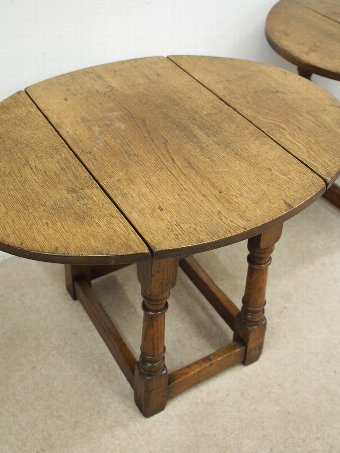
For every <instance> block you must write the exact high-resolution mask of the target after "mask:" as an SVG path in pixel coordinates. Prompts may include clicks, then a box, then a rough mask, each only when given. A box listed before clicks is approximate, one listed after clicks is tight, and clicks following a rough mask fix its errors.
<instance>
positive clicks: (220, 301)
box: [179, 256, 240, 329]
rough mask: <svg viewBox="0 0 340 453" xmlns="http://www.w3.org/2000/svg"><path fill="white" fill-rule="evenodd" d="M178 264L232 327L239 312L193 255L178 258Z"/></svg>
mask: <svg viewBox="0 0 340 453" xmlns="http://www.w3.org/2000/svg"><path fill="white" fill-rule="evenodd" d="M179 265H180V267H181V269H182V270H183V272H184V273H185V274H186V275H187V276H188V277H189V278H190V280H191V281H192V283H193V284H194V285H195V286H196V287H197V289H198V290H199V291H200V292H201V293H202V294H203V296H205V297H206V299H207V300H208V302H209V303H210V305H211V306H212V307H213V308H214V309H215V310H216V311H217V313H218V314H219V315H220V316H221V317H222V318H223V319H224V321H225V322H226V323H227V324H228V326H229V327H230V328H231V329H233V328H234V322H235V318H236V316H237V315H238V313H239V312H240V310H239V309H238V308H237V307H236V305H235V304H234V303H233V302H232V301H231V300H230V299H229V297H228V296H227V295H226V294H224V292H223V291H222V290H221V289H220V288H219V287H218V286H217V285H216V283H215V282H214V280H213V279H212V278H211V277H210V276H209V275H208V274H207V273H206V272H205V270H204V269H203V268H202V267H201V265H200V264H199V263H198V262H197V261H196V259H195V258H194V257H192V256H190V257H188V258H184V259H182V260H180V262H179Z"/></svg>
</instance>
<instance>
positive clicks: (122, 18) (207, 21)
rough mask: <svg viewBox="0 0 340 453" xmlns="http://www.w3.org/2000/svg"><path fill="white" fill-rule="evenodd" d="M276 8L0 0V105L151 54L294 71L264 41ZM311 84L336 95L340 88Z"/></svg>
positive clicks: (186, 0)
mask: <svg viewBox="0 0 340 453" xmlns="http://www.w3.org/2000/svg"><path fill="white" fill-rule="evenodd" d="M274 3H275V1H274V0H96V1H94V0H58V1H55V0H34V1H28V0H0V62H1V65H0V100H1V99H3V98H5V97H7V96H9V95H10V94H12V93H13V92H15V91H18V90H20V89H22V88H24V87H26V86H28V85H30V84H32V83H34V82H38V81H40V80H43V79H46V78H48V77H52V76H54V75H57V74H61V73H64V72H68V71H72V70H75V69H79V68H82V67H86V66H92V65H95V64H100V63H105V62H110V61H115V60H123V59H127V58H134V57H140V56H148V55H168V54H200V55H218V56H227V57H228V56H229V57H237V58H246V59H251V60H257V61H263V62H268V63H272V64H275V65H278V66H282V67H285V68H288V69H291V70H294V68H293V66H292V65H289V64H287V63H285V62H284V60H282V59H281V58H280V57H279V56H277V55H276V54H275V53H274V52H273V51H272V50H271V48H270V47H269V46H268V44H267V43H266V40H265V38H264V34H263V30H264V21H265V17H266V14H267V13H268V11H269V10H270V8H271V7H272V6H273V5H274ZM315 81H316V82H317V83H320V84H321V85H323V86H324V87H325V88H327V89H329V90H330V91H331V92H332V93H333V94H334V95H336V96H338V97H340V83H338V82H334V81H329V80H327V79H322V78H321V77H315ZM3 256H4V255H2V257H3ZM0 258H1V256H0Z"/></svg>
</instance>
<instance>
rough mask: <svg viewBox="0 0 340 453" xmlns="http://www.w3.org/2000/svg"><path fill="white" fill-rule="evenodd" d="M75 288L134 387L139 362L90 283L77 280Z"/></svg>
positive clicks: (78, 297)
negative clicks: (136, 367)
mask: <svg viewBox="0 0 340 453" xmlns="http://www.w3.org/2000/svg"><path fill="white" fill-rule="evenodd" d="M74 287H75V293H76V297H77V299H79V301H80V302H81V304H82V306H83V307H84V309H85V311H86V312H87V314H88V315H89V317H90V319H91V321H92V322H93V324H94V326H95V328H96V329H97V331H98V332H99V334H100V335H101V337H102V338H103V340H104V342H105V344H106V346H107V347H108V348H109V350H110V352H111V354H112V355H113V357H114V358H115V360H116V362H117V363H118V365H119V367H120V369H121V370H122V372H123V373H124V374H125V377H126V379H127V380H128V381H129V383H130V385H131V387H133V375H134V371H135V366H136V362H137V361H136V359H135V357H134V356H133V354H132V352H131V351H130V349H129V347H128V346H127V344H126V343H125V341H124V340H123V338H122V337H121V335H120V333H119V332H118V330H117V329H116V327H115V326H114V324H113V322H112V321H111V319H110V318H109V316H108V315H107V313H106V312H105V310H104V308H103V307H102V306H101V304H100V302H99V300H98V298H97V297H96V295H95V293H94V291H93V290H92V288H91V284H90V282H89V281H88V280H86V279H84V278H83V279H79V280H75V282H74Z"/></svg>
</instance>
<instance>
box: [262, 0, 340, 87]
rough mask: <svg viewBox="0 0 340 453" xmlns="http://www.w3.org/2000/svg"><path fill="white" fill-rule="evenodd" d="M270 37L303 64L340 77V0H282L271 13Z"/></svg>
mask: <svg viewBox="0 0 340 453" xmlns="http://www.w3.org/2000/svg"><path fill="white" fill-rule="evenodd" d="M266 37H267V40H268V42H269V44H270V45H271V46H272V47H273V49H274V50H276V52H277V53H279V54H280V55H281V56H282V57H283V58H285V59H286V60H288V61H290V62H291V63H293V64H294V65H296V66H298V67H299V68H301V69H303V70H305V71H306V72H309V73H312V74H319V75H321V76H324V77H328V78H331V79H335V80H340V0H281V1H279V2H278V3H277V4H276V5H275V6H274V7H273V8H272V10H271V11H270V13H269V15H268V17H267V21H266Z"/></svg>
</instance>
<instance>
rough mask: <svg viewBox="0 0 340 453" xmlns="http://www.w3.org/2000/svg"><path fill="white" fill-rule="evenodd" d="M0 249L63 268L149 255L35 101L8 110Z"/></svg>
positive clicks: (0, 136) (0, 120)
mask: <svg viewBox="0 0 340 453" xmlns="http://www.w3.org/2000/svg"><path fill="white" fill-rule="evenodd" d="M0 177H1V184H0V200H1V203H0V249H1V250H4V251H5V252H9V253H13V254H14V255H19V256H24V257H27V258H32V259H38V260H42V261H51V262H60V263H83V264H85V263H87V264H92V263H93V264H96V263H98V264H99V263H103V264H104V263H108V264H111V263H112V264H113V263H115V262H118V263H119V262H122V263H124V262H131V261H138V260H140V259H145V258H147V257H148V255H149V253H148V249H147V247H146V245H145V244H144V242H143V241H142V240H141V239H140V237H139V236H138V235H137V233H136V232H135V231H134V230H133V228H132V227H131V225H130V224H129V223H128V222H127V221H126V220H125V218H124V217H123V216H122V215H121V213H120V212H119V211H118V210H117V208H116V207H115V206H114V205H113V203H112V202H111V201H110V200H109V199H108V197H107V196H106V195H105V194H104V192H103V191H102V190H101V189H100V187H99V186H98V185H97V184H96V182H95V181H94V180H93V178H92V177H91V176H90V175H89V174H88V172H87V171H86V170H85V169H84V167H83V165H82V164H81V163H80V162H79V161H78V159H77V158H76V157H75V156H74V154H73V153H72V152H71V151H70V150H69V149H68V148H67V146H66V145H65V143H64V142H63V141H62V139H61V138H60V137H59V135H58V134H57V133H56V132H55V130H54V129H53V128H52V127H51V126H50V124H48V122H47V121H46V119H45V118H44V117H43V115H42V114H41V113H40V112H39V111H38V109H37V108H36V107H35V105H34V104H33V103H32V101H31V100H30V98H29V97H28V96H27V94H26V93H24V92H19V93H16V94H14V95H13V96H11V97H9V98H8V99H6V100H5V101H3V102H1V103H0Z"/></svg>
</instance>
